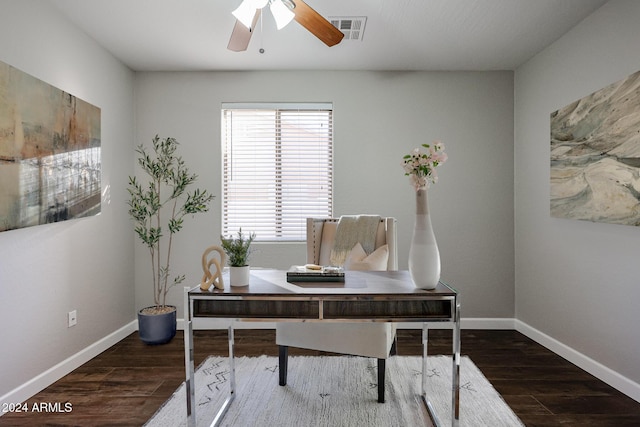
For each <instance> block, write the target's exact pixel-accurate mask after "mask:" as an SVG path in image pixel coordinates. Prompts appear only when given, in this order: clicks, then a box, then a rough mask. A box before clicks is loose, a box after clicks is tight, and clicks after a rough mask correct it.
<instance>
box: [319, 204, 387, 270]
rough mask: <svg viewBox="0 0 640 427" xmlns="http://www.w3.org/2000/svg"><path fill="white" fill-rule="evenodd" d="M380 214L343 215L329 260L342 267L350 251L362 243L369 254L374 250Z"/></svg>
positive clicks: (333, 264)
mask: <svg viewBox="0 0 640 427" xmlns="http://www.w3.org/2000/svg"><path fill="white" fill-rule="evenodd" d="M379 224H380V216H378V215H343V216H341V217H340V220H339V221H338V227H337V229H336V237H335V239H334V241H333V248H332V249H331V255H330V256H329V261H330V262H331V265H332V266H336V267H342V266H343V265H344V262H345V261H346V260H347V257H348V256H349V252H351V249H353V247H354V246H355V245H356V243H360V244H361V245H362V248H363V249H364V251H365V252H366V253H367V255H368V254H370V253H371V252H373V251H374V249H375V246H376V234H377V232H378V225H379Z"/></svg>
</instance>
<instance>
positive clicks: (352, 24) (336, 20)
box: [328, 16, 367, 40]
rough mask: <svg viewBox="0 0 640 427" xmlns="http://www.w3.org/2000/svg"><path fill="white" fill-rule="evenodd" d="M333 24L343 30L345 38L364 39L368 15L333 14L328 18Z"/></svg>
mask: <svg viewBox="0 0 640 427" xmlns="http://www.w3.org/2000/svg"><path fill="white" fill-rule="evenodd" d="M328 20H329V22H331V25H333V26H334V27H336V28H337V29H339V30H340V31H342V33H343V34H344V40H362V36H363V35H364V26H365V24H366V23H367V17H366V16H333V17H329V18H328Z"/></svg>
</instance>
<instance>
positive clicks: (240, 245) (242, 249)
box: [220, 228, 256, 267]
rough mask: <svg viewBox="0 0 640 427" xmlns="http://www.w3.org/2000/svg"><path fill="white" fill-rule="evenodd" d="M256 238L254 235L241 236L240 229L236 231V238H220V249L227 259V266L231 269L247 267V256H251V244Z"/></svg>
mask: <svg viewBox="0 0 640 427" xmlns="http://www.w3.org/2000/svg"><path fill="white" fill-rule="evenodd" d="M255 238H256V234H255V233H251V234H249V236H248V237H245V235H243V234H242V228H240V229H239V230H238V237H237V238H235V239H234V238H233V237H229V238H226V237H224V236H220V240H221V241H222V249H224V251H225V253H226V254H227V256H228V257H229V261H228V262H229V266H231V267H244V266H245V265H248V261H249V255H250V254H251V242H253V239H255Z"/></svg>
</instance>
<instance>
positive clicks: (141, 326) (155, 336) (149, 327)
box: [138, 306, 177, 345]
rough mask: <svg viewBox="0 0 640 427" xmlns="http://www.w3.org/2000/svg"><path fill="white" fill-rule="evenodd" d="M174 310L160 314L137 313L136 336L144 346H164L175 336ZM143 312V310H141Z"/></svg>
mask: <svg viewBox="0 0 640 427" xmlns="http://www.w3.org/2000/svg"><path fill="white" fill-rule="evenodd" d="M169 307H172V308H173V309H174V310H173V311H171V312H169V313H162V314H144V313H143V312H142V310H140V311H139V312H138V334H139V335H140V339H141V340H142V342H144V343H145V344H149V345H156V344H166V343H168V342H169V341H171V340H172V339H173V337H174V336H175V335H176V313H177V310H176V309H175V308H176V307H175V306H169ZM143 310H144V309H143Z"/></svg>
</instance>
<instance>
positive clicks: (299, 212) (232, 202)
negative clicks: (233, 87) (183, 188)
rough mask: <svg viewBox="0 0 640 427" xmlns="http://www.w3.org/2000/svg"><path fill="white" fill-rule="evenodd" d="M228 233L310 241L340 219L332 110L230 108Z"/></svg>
mask: <svg viewBox="0 0 640 427" xmlns="http://www.w3.org/2000/svg"><path fill="white" fill-rule="evenodd" d="M222 161H223V200H222V233H223V234H224V235H225V236H228V235H235V234H236V233H237V232H238V229H240V228H242V230H243V232H245V233H248V232H255V233H256V240H258V241H304V240H306V218H307V217H330V216H331V215H332V212H333V206H332V203H333V201H332V199H333V183H332V181H333V106H332V105H331V104H268V105H266V104H223V105H222Z"/></svg>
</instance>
